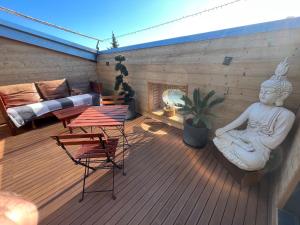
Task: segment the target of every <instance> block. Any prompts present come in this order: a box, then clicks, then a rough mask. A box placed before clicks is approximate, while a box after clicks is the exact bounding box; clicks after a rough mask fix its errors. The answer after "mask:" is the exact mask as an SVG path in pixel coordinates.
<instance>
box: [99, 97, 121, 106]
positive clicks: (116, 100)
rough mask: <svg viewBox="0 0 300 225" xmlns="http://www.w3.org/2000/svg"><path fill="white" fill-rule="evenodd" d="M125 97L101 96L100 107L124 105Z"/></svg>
mask: <svg viewBox="0 0 300 225" xmlns="http://www.w3.org/2000/svg"><path fill="white" fill-rule="evenodd" d="M124 104H125V96H124V95H107V96H103V95H101V100H100V105H124Z"/></svg>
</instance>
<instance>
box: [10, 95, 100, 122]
mask: <svg viewBox="0 0 300 225" xmlns="http://www.w3.org/2000/svg"><path fill="white" fill-rule="evenodd" d="M97 104H99V94H83V95H75V96H70V97H66V98H60V99H55V100H48V101H44V102H39V103H34V104H29V105H22V106H17V107H12V108H8V109H7V114H8V116H9V118H10V119H11V120H12V121H13V123H14V124H15V125H16V127H21V126H23V125H24V124H25V123H27V122H30V121H32V120H33V119H34V118H37V117H39V116H42V115H44V114H46V113H49V112H53V111H56V110H59V109H64V108H68V107H72V106H81V105H97Z"/></svg>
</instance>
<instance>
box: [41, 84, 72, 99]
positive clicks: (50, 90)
mask: <svg viewBox="0 0 300 225" xmlns="http://www.w3.org/2000/svg"><path fill="white" fill-rule="evenodd" d="M35 84H36V86H37V88H38V90H39V91H40V93H41V95H42V97H43V99H45V100H52V99H58V98H65V97H68V96H70V94H69V88H68V84H67V80H66V79H61V80H50V81H39V82H36V83H35Z"/></svg>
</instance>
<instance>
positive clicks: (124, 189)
mask: <svg viewBox="0 0 300 225" xmlns="http://www.w3.org/2000/svg"><path fill="white" fill-rule="evenodd" d="M160 144H161V146H162V147H167V146H168V145H169V144H170V140H168V139H166V140H165V141H164V143H163V142H160ZM173 154H175V156H176V155H177V157H178V156H180V155H178V152H174V151H166V152H163V153H161V154H159V153H158V154H157V155H156V157H153V156H152V157H151V158H152V159H153V160H154V163H153V161H152V160H148V159H146V160H145V161H146V162H144V166H143V168H141V169H140V170H137V171H136V173H131V172H130V171H128V176H126V179H125V182H124V183H123V184H122V185H116V195H117V199H116V200H115V201H113V202H112V201H111V197H110V196H108V195H105V196H104V197H103V199H98V198H95V200H94V199H93V200H92V201H88V202H87V203H85V209H84V210H81V211H82V212H81V213H82V214H81V213H78V212H76V215H73V216H71V217H70V218H67V219H65V220H64V221H65V222H67V223H69V222H72V221H74V222H75V221H76V223H80V222H81V221H85V220H87V219H88V220H93V219H94V217H96V216H98V215H99V214H102V213H104V212H106V211H108V210H110V208H111V206H113V205H115V204H117V203H118V202H119V201H120V200H121V199H122V198H123V197H124V196H125V197H126V196H127V195H134V194H135V192H134V191H133V189H134V188H137V187H136V186H137V185H140V183H141V180H143V179H144V177H147V176H149V178H151V176H152V177H153V176H155V171H156V172H157V171H159V168H163V166H167V165H164V163H163V162H164V161H165V160H166V159H167V158H168V157H172V155H173ZM171 159H172V158H171ZM141 170H142V172H140V171H141ZM89 208H90V210H87V209H89ZM116 209H118V208H117V207H116ZM85 211H86V213H84V212H85ZM79 217H80V218H79ZM69 219H70V221H69Z"/></svg>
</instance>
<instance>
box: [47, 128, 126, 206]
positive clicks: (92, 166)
mask: <svg viewBox="0 0 300 225" xmlns="http://www.w3.org/2000/svg"><path fill="white" fill-rule="evenodd" d="M52 138H53V139H54V140H56V143H57V145H58V146H60V147H61V148H62V149H63V150H64V152H65V153H66V154H67V155H68V157H69V158H70V159H71V160H72V161H73V162H74V163H75V164H76V165H80V166H83V167H84V175H83V186H82V194H81V199H80V200H79V201H82V200H83V198H84V194H85V193H90V192H106V191H111V192H112V198H113V199H116V196H115V193H114V184H115V182H114V179H115V167H117V168H119V169H121V168H122V167H121V166H119V165H118V164H117V163H116V162H115V155H116V150H117V146H118V141H119V139H117V138H105V136H104V134H102V133H99V134H95V133H84V134H62V135H57V136H52ZM68 146H78V148H77V150H76V152H75V153H73V152H72V153H71V151H69V150H68V149H67V147H68ZM104 164H105V165H104ZM111 168H112V179H113V182H112V189H110V190H97V191H89V192H88V191H86V190H85V181H86V178H87V177H88V176H89V174H90V170H93V171H96V170H98V169H111Z"/></svg>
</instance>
